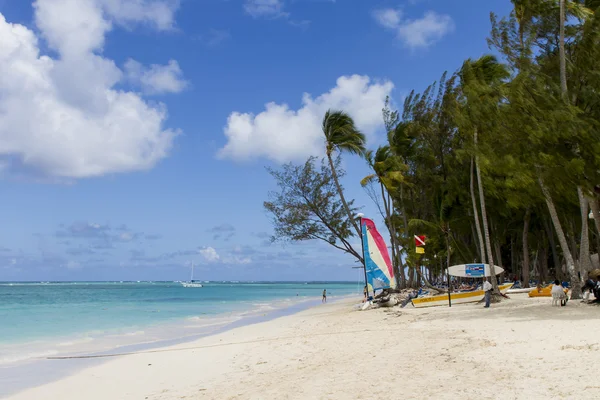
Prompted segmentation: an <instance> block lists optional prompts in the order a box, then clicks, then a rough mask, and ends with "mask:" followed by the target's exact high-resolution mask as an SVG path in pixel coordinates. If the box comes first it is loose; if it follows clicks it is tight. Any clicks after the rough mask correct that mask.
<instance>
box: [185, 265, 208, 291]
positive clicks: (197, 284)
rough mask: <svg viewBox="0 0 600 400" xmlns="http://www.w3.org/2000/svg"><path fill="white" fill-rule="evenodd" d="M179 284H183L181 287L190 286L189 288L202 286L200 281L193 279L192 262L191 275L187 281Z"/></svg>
mask: <svg viewBox="0 0 600 400" xmlns="http://www.w3.org/2000/svg"><path fill="white" fill-rule="evenodd" d="M181 284H182V285H183V287H190V288H201V287H203V286H202V284H201V283H200V282H196V281H194V263H192V276H191V277H190V280H189V282H181Z"/></svg>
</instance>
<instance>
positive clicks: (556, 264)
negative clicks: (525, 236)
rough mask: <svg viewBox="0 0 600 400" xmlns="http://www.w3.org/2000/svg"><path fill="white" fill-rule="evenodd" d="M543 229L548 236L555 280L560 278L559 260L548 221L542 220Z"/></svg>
mask: <svg viewBox="0 0 600 400" xmlns="http://www.w3.org/2000/svg"><path fill="white" fill-rule="evenodd" d="M544 229H545V230H546V235H548V244H549V245H550V250H551V251H552V262H553V263H554V275H555V277H556V278H562V277H561V276H560V266H561V262H560V258H559V257H558V253H557V252H556V242H555V241H554V232H552V228H551V227H550V225H549V224H548V220H547V219H546V218H544Z"/></svg>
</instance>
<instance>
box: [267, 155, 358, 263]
mask: <svg viewBox="0 0 600 400" xmlns="http://www.w3.org/2000/svg"><path fill="white" fill-rule="evenodd" d="M339 164H340V158H339V157H338V158H337V159H336V161H335V166H336V170H337V172H338V175H339V176H340V177H343V176H344V174H345V172H344V171H343V170H342V169H341V168H340V166H339ZM267 170H268V171H269V173H270V174H271V176H273V178H274V179H275V182H276V183H277V186H278V191H276V192H270V193H269V200H268V201H265V202H264V207H265V209H266V211H267V212H268V214H269V215H270V216H271V219H272V223H273V227H274V228H275V234H274V235H273V237H272V238H271V240H272V241H274V242H289V241H305V240H315V239H316V240H321V241H324V242H326V243H328V244H330V245H331V246H333V247H335V248H337V249H339V250H342V251H344V252H346V253H349V254H351V255H353V256H354V257H355V258H357V259H358V260H362V258H361V255H360V254H361V253H360V249H358V251H357V249H354V248H352V246H351V245H350V243H349V240H350V238H351V237H352V236H353V231H352V229H351V224H350V221H349V220H348V218H347V216H346V211H345V210H344V207H343V205H342V202H341V201H340V199H339V196H338V192H337V188H336V185H335V182H334V180H333V176H332V172H331V169H330V168H329V166H328V165H327V164H326V162H325V161H324V160H322V161H321V162H320V164H319V163H318V159H317V158H315V157H311V158H309V159H308V160H307V161H306V162H305V163H304V164H303V165H294V164H291V163H290V164H285V165H284V166H283V167H281V169H279V170H275V169H272V168H267ZM353 204H354V201H353V200H352V201H349V202H348V205H349V207H350V209H351V211H352V212H353V213H356V212H357V211H358V209H357V208H356V207H354V206H353Z"/></svg>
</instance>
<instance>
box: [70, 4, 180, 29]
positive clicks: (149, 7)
mask: <svg viewBox="0 0 600 400" xmlns="http://www.w3.org/2000/svg"><path fill="white" fill-rule="evenodd" d="M76 1H83V0H76ZM99 3H100V4H101V6H102V7H103V8H104V10H105V12H106V13H107V14H108V15H110V16H111V17H112V18H113V19H115V20H116V21H117V22H119V23H121V24H125V25H126V24H128V23H131V22H142V23H148V24H150V25H152V26H154V27H155V28H156V29H159V30H169V29H171V28H173V26H174V24H175V11H176V10H177V9H178V8H179V3H180V1H179V0H99Z"/></svg>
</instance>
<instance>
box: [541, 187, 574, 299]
mask: <svg viewBox="0 0 600 400" xmlns="http://www.w3.org/2000/svg"><path fill="white" fill-rule="evenodd" d="M538 183H539V185H540V188H541V189H542V194H543V195H544V199H545V200H546V205H547V206H548V212H549V213H550V218H551V219H552V224H553V225H554V229H555V230H556V236H558V243H559V244H560V248H561V250H562V252H563V256H564V258H565V262H566V264H567V271H568V273H569V277H570V280H571V298H572V299H580V298H581V285H579V276H577V270H576V269H575V263H574V262H573V255H572V254H571V250H569V244H568V243H567V238H566V237H565V233H564V231H563V229H562V225H561V223H560V219H559V218H558V213H557V212H556V207H555V206H554V201H553V200H552V196H551V195H550V192H549V191H548V188H547V187H546V185H545V184H544V181H543V179H542V178H541V176H538ZM558 268H560V265H559V266H557V269H558Z"/></svg>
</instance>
